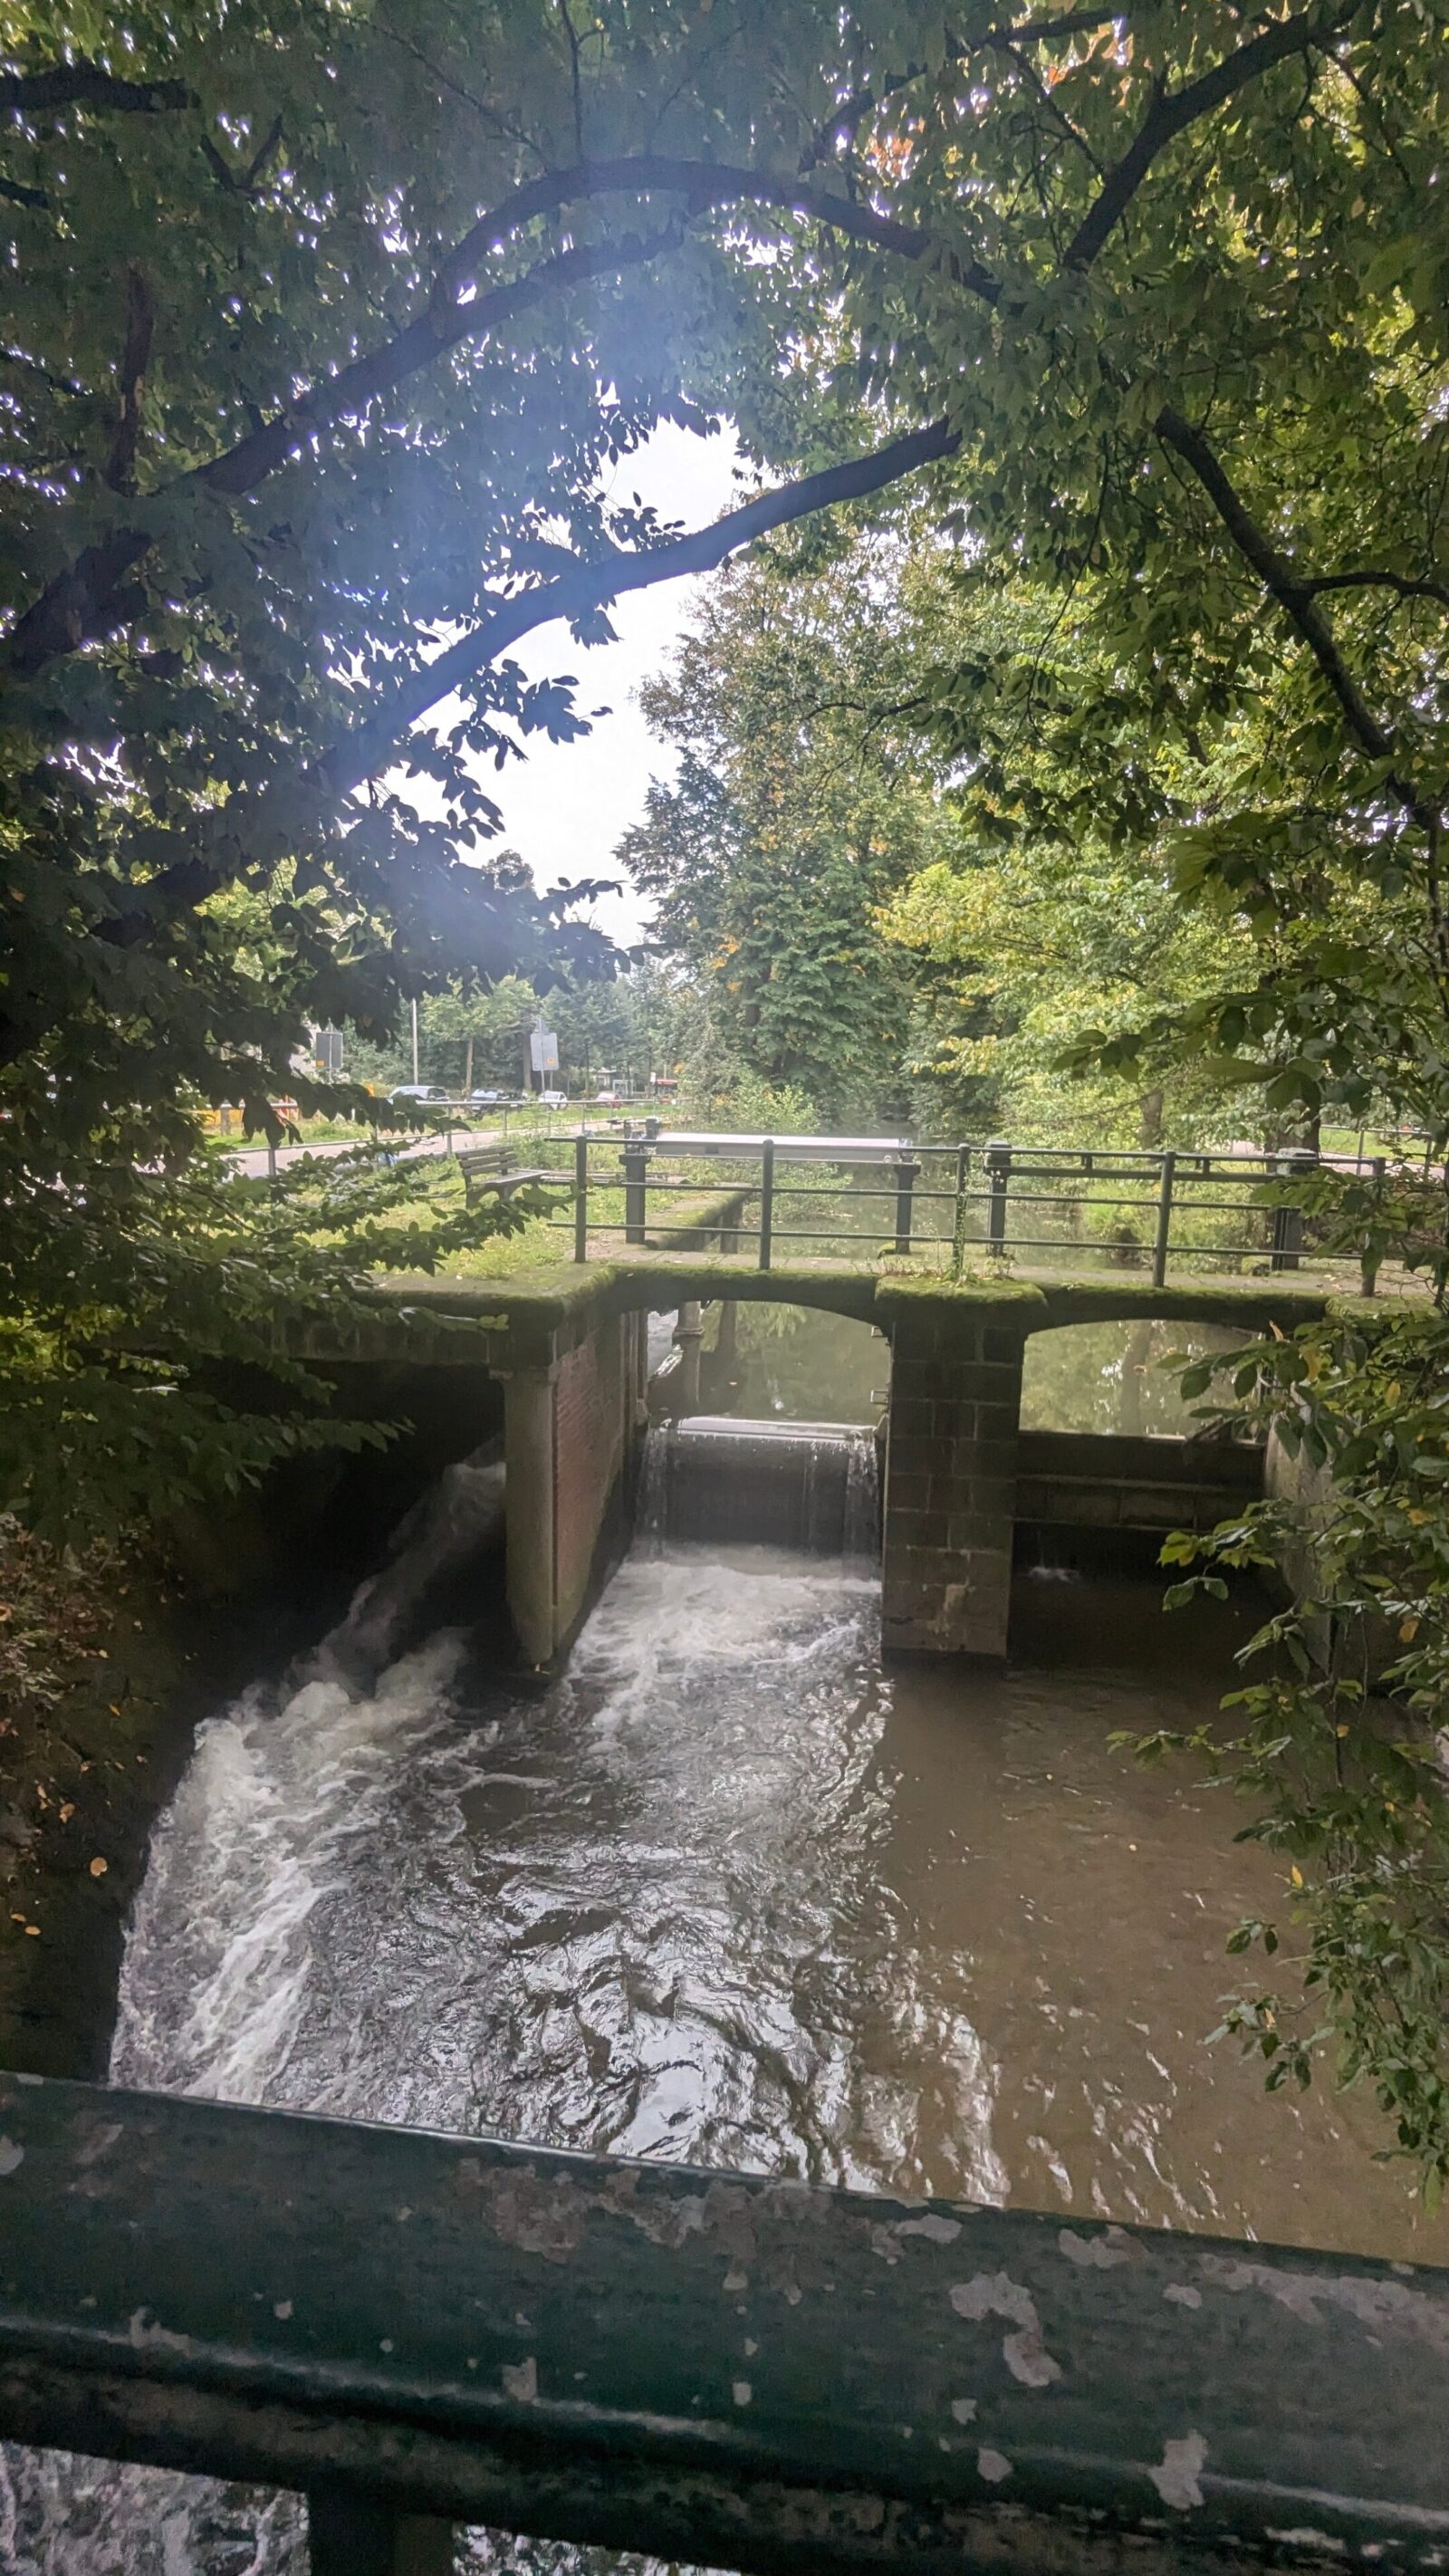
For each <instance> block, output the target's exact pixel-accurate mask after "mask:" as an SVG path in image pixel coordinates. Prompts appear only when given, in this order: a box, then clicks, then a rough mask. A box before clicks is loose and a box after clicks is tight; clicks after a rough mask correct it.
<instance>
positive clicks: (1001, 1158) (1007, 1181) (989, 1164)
mask: <svg viewBox="0 0 1449 2576" xmlns="http://www.w3.org/2000/svg"><path fill="white" fill-rule="evenodd" d="M986 1168H987V1170H988V1172H989V1173H990V1175H991V1207H990V1211H989V1214H988V1218H987V1228H988V1235H989V1241H990V1249H991V1256H992V1259H993V1260H997V1261H999V1260H1000V1259H1001V1257H1002V1255H1003V1254H1004V1252H1005V1250H1006V1193H1007V1191H1008V1190H1009V1188H1010V1187H1011V1147H1010V1145H1009V1144H1008V1143H1007V1141H1006V1138H1005V1137H1004V1136H993V1138H992V1140H991V1143H990V1144H989V1145H988V1146H987V1148H986Z"/></svg>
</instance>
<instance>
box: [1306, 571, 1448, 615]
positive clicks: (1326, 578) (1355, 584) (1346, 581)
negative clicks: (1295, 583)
mask: <svg viewBox="0 0 1449 2576" xmlns="http://www.w3.org/2000/svg"><path fill="white" fill-rule="evenodd" d="M1303 587H1304V589H1305V590H1306V591H1307V592H1308V593H1309V595H1310V596H1311V597H1312V598H1315V599H1316V598H1317V597H1318V595H1319V593H1320V592H1322V591H1325V590H1392V591H1394V592H1396V594H1397V595H1398V597H1399V598H1400V599H1437V600H1439V601H1440V602H1441V603H1442V605H1443V606H1444V607H1445V608H1449V582H1442V581H1411V580H1410V578H1409V576H1408V574H1407V573H1402V572H1368V571H1364V572H1323V573H1318V574H1316V575H1315V577H1314V579H1313V580H1312V581H1308V582H1305V583H1304V585H1303Z"/></svg>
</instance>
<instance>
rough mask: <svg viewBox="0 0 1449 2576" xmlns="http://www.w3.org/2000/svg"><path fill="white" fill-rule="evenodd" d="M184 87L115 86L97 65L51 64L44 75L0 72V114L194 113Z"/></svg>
mask: <svg viewBox="0 0 1449 2576" xmlns="http://www.w3.org/2000/svg"><path fill="white" fill-rule="evenodd" d="M195 104H196V98H195V93H194V91H192V90H190V89H188V87H187V85H186V83H185V81H177V80H158V81H132V80H118V79H117V78H116V75H115V73H114V72H108V71H107V70H106V68H105V66H104V64H102V63H85V62H80V63H52V64H50V65H48V66H47V68H46V69H45V70H44V71H36V72H0V109H5V108H8V109H10V110H11V111H12V112H13V113H18V114H20V115H22V116H44V115H48V114H53V113H54V111H55V110H56V109H57V108H62V107H105V108H112V109H115V110H118V111H119V112H120V113H121V114H122V115H126V116H160V115H164V114H166V113H167V112H168V111H170V110H173V109H175V108H178V107H194V106H195Z"/></svg>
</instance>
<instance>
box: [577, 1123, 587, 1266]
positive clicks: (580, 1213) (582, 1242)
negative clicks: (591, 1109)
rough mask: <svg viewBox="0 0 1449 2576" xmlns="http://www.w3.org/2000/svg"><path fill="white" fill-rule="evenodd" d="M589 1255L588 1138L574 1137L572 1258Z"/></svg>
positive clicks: (582, 1136) (578, 1258) (584, 1258)
mask: <svg viewBox="0 0 1449 2576" xmlns="http://www.w3.org/2000/svg"><path fill="white" fill-rule="evenodd" d="M588 1257H589V1140H588V1138H587V1136H584V1135H580V1136H576V1137H575V1139H574V1259H575V1261H587V1260H588Z"/></svg>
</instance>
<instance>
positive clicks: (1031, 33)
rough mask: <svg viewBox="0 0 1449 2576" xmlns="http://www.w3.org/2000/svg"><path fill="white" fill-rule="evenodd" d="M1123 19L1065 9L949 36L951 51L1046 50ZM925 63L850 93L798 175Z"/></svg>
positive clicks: (919, 76) (922, 73)
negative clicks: (1031, 47)
mask: <svg viewBox="0 0 1449 2576" xmlns="http://www.w3.org/2000/svg"><path fill="white" fill-rule="evenodd" d="M1125 15H1126V12H1125V10H1123V9H1120V8H1119V9H1068V10H1067V11H1066V12H1065V13H1064V14H1063V15H1062V16H1061V17H1059V18H1023V19H1021V20H1020V21H1019V22H1018V23H1016V24H1014V25H1004V26H1000V27H984V28H983V29H982V31H981V33H980V35H973V36H970V37H966V36H959V35H958V36H952V37H951V38H950V39H949V42H950V46H951V50H952V52H953V53H954V54H958V55H959V56H960V57H961V59H962V60H963V61H964V60H965V58H966V57H967V55H968V54H973V53H981V52H983V51H984V49H985V48H986V46H988V45H1044V44H1049V43H1050V42H1051V41H1052V39H1053V38H1054V37H1058V36H1084V35H1091V34H1094V33H1095V32H1096V31H1097V30H1098V29H1099V28H1102V27H1110V26H1112V25H1113V24H1114V23H1115V22H1116V20H1117V19H1119V18H1121V17H1124V16H1125ZM926 71H927V65H926V64H925V63H907V65H906V67H905V70H904V71H899V72H887V74H886V75H885V78H884V79H883V80H882V81H881V82H880V83H879V85H878V87H877V88H875V89H869V88H864V89H857V90H852V91H851V92H850V93H849V95H848V96H847V97H845V98H843V99H842V100H841V101H840V103H839V105H838V107H836V108H835V109H834V111H833V113H832V114H831V115H829V116H827V117H826V118H825V120H824V122H823V124H822V125H820V126H819V128H818V129H817V131H816V134H815V138H814V140H813V142H812V143H811V145H810V148H809V150H808V151H807V152H806V153H805V155H804V157H803V158H802V160H801V163H800V167H801V170H802V171H806V170H814V169H817V168H818V167H819V164H820V163H821V162H822V161H824V160H825V159H827V158H828V156H829V153H830V149H831V146H832V145H833V144H836V143H843V142H844V141H845V139H846V137H847V136H848V135H851V134H853V133H854V132H855V129H856V127H857V126H858V125H860V124H861V123H863V121H864V119H865V118H866V117H867V116H872V115H874V113H875V110H876V109H877V108H878V107H884V105H885V103H886V100H887V99H888V98H896V97H898V96H899V94H900V92H901V91H902V90H903V89H909V88H910V86H911V83H912V81H918V80H924V79H925V77H926Z"/></svg>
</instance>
